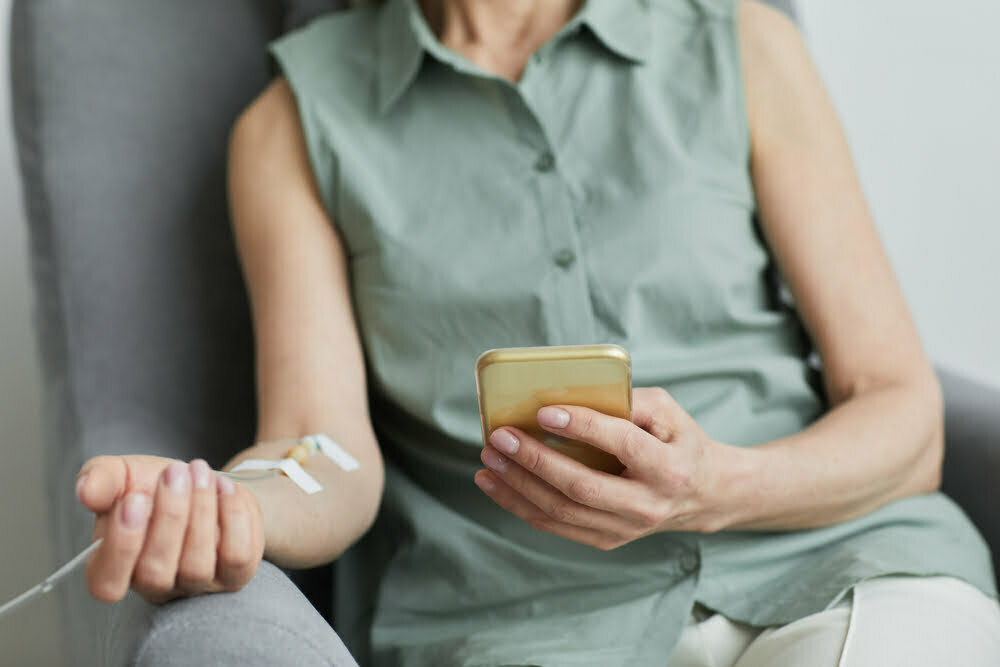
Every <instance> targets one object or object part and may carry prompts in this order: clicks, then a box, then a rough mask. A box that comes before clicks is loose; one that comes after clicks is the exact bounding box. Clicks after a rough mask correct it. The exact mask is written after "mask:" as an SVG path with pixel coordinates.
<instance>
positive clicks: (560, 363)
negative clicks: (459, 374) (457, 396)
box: [476, 345, 632, 474]
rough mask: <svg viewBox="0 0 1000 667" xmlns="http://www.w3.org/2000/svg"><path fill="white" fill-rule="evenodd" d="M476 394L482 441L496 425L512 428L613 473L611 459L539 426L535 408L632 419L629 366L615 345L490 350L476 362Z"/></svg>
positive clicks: (617, 465)
mask: <svg viewBox="0 0 1000 667" xmlns="http://www.w3.org/2000/svg"><path fill="white" fill-rule="evenodd" d="M476 391H477V392H478V394H479V414H480V419H481V421H482V425H483V442H486V441H487V439H488V438H489V436H490V434H491V433H492V432H493V431H494V430H496V429H497V428H499V427H501V426H514V427H517V428H519V429H521V430H522V431H525V432H526V433H528V434H530V435H531V436H533V437H535V438H537V439H539V440H541V441H542V442H544V443H545V444H546V445H549V446H550V447H552V448H553V449H556V450H558V451H560V452H562V453H563V454H565V455H567V456H569V457H571V458H573V459H576V460H577V461H579V462H581V463H583V464H585V465H588V466H590V467H591V468H594V469H595V470H603V471H605V472H609V473H613V474H617V473H620V472H621V471H622V470H623V469H624V466H623V465H622V464H621V462H620V461H619V460H618V459H617V458H615V457H614V456H613V455H611V454H608V453H607V452H604V451H602V450H600V449H598V448H596V447H594V446H592V445H589V444H587V443H585V442H580V441H578V440H570V439H568V438H561V437H559V436H556V435H553V434H552V433H549V432H548V431H545V430H544V429H542V427H540V426H539V425H538V418H537V413H538V410H539V408H542V407H544V406H546V405H560V404H561V405H582V406H585V407H588V408H592V409H594V410H597V411H598V412H603V413H604V414H607V415H611V416H613V417H621V418H622V419H629V418H631V415H632V364H631V361H630V360H629V356H628V352H626V351H625V350H624V349H623V348H621V347H619V346H617V345H565V346H553V347H509V348H502V349H498V350H489V351H487V352H484V353H483V354H482V355H480V357H479V360H478V361H477V362H476Z"/></svg>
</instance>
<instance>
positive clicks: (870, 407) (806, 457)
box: [719, 379, 943, 530]
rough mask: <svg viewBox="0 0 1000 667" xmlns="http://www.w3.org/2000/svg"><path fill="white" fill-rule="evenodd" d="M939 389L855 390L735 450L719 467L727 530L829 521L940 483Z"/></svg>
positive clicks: (923, 385)
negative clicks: (794, 426)
mask: <svg viewBox="0 0 1000 667" xmlns="http://www.w3.org/2000/svg"><path fill="white" fill-rule="evenodd" d="M942 421H943V417H942V408H941V399H940V392H939V389H938V387H937V385H936V382H935V381H934V380H933V379H929V380H927V381H922V382H912V383H907V384H900V385H892V386H886V387H882V388H877V389H872V390H869V391H866V392H864V393H859V394H857V395H855V396H853V397H851V398H849V399H847V400H844V401H843V402H841V403H839V404H838V405H837V406H836V407H834V408H833V409H832V410H831V411H830V412H829V413H827V414H826V415H825V416H824V417H823V418H821V419H820V420H818V421H817V422H815V423H814V424H813V425H811V426H810V427H809V428H807V429H805V430H804V431H802V432H801V433H798V434H796V435H793V436H790V437H787V438H782V439H780V440H776V441H773V442H770V443H766V444H763V445H759V446H757V447H750V448H746V449H742V450H739V451H733V450H729V454H731V456H727V457H726V458H727V459H728V460H729V463H728V464H727V465H723V466H722V470H723V473H722V474H721V475H720V478H719V482H720V484H719V488H720V490H721V492H722V493H724V494H726V495H727V496H728V499H727V502H726V505H727V507H729V508H730V513H729V517H728V520H727V521H726V522H725V523H726V526H727V528H729V529H742V530H793V529H805V528H813V527H819V526H825V525H830V524H834V523H839V522H842V521H846V520H848V519H852V518H855V517H858V516H861V515H863V514H866V513H868V512H870V511H872V510H874V509H876V508H878V507H880V506H882V505H884V504H886V503H889V502H891V501H893V500H897V499H899V498H902V497H905V496H909V495H916V494H921V493H929V492H931V491H933V490H935V489H936V488H937V487H938V485H939V482H940V470H941V460H942V454H943V424H942Z"/></svg>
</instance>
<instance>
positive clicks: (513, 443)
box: [490, 429, 521, 456]
mask: <svg viewBox="0 0 1000 667" xmlns="http://www.w3.org/2000/svg"><path fill="white" fill-rule="evenodd" d="M490 444H491V445H493V446H494V447H496V448H497V449H498V450H500V451H501V452H503V453H504V454H506V455H507V456H513V455H514V454H517V450H518V448H519V447H520V446H521V443H520V442H518V440H517V438H515V437H514V436H513V435H511V433H510V431H504V430H502V429H501V430H499V431H493V435H491V436H490Z"/></svg>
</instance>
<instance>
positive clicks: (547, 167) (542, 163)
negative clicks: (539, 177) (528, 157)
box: [535, 151, 556, 172]
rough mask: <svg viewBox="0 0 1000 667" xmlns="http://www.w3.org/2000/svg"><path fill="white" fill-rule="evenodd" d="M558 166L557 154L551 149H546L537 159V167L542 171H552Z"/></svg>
mask: <svg viewBox="0 0 1000 667" xmlns="http://www.w3.org/2000/svg"><path fill="white" fill-rule="evenodd" d="M555 166H556V156H555V155H553V154H552V152H551V151H545V152H544V153H542V154H541V155H539V156H538V159H537V160H535V169H537V170H538V171H541V172H547V171H552V170H553V169H554V168H555Z"/></svg>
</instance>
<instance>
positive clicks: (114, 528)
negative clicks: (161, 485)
mask: <svg viewBox="0 0 1000 667" xmlns="http://www.w3.org/2000/svg"><path fill="white" fill-rule="evenodd" d="M151 510H152V501H151V500H150V498H149V496H147V495H146V494H144V493H130V494H128V495H127V496H125V497H124V498H123V499H122V500H121V502H119V503H118V505H117V507H115V510H114V513H113V514H112V515H111V516H109V517H108V518H107V521H106V522H104V524H103V526H101V528H103V534H104V543H103V544H101V546H100V547H98V549H97V551H96V552H95V553H94V556H93V557H92V558H91V559H90V562H89V563H88V564H87V587H88V589H89V590H90V594H91V595H93V596H94V597H95V598H97V599H98V600H101V601H102V602H117V601H118V600H121V599H122V598H123V597H125V593H127V592H128V589H129V585H130V584H131V582H132V570H133V568H134V567H135V563H136V560H137V559H138V557H139V553H140V552H141V551H142V545H143V541H144V540H145V537H146V524H147V522H148V521H149V515H150V511H151Z"/></svg>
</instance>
